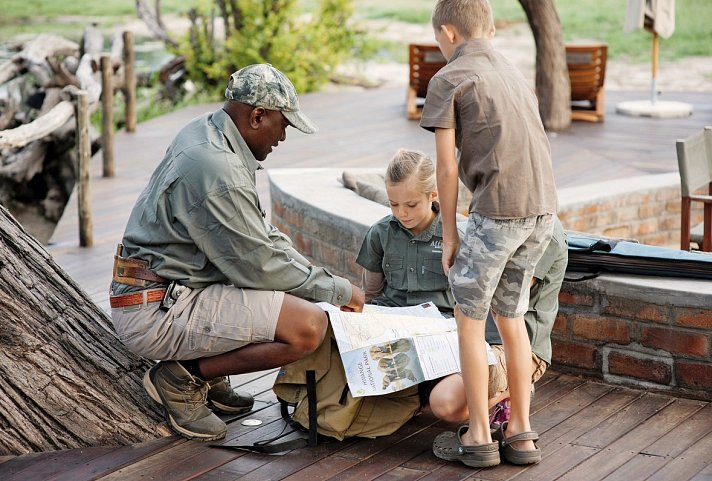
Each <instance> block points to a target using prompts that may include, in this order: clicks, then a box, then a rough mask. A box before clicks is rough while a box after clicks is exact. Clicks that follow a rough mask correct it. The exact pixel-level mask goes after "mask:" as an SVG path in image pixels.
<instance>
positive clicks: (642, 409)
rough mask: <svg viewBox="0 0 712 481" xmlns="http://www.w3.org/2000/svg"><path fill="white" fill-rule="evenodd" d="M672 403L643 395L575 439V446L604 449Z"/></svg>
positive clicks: (656, 396) (659, 396)
mask: <svg viewBox="0 0 712 481" xmlns="http://www.w3.org/2000/svg"><path fill="white" fill-rule="evenodd" d="M672 402H674V398H671V397H669V396H661V395H658V394H645V395H644V396H642V397H640V398H638V399H636V400H635V401H633V402H632V403H631V404H629V405H628V406H626V407H624V408H623V409H621V410H620V411H617V412H616V413H614V414H613V415H612V416H610V417H608V418H607V419H605V420H604V421H603V422H601V423H600V424H599V425H598V426H596V427H595V428H593V429H591V430H590V431H589V432H587V433H586V434H584V435H582V436H581V437H579V438H578V439H576V444H580V445H582V446H590V447H593V448H604V447H606V446H608V445H609V444H611V443H613V442H614V441H615V440H616V439H618V438H620V437H621V436H623V435H625V434H626V433H627V432H629V431H630V430H631V429H634V428H635V427H636V426H638V425H639V424H640V423H642V422H643V421H645V420H646V419H648V418H650V417H651V416H654V415H655V414H656V413H657V412H658V411H660V410H661V409H663V408H664V407H665V406H667V405H668V404H670V403H672Z"/></svg>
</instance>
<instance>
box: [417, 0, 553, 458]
mask: <svg viewBox="0 0 712 481" xmlns="http://www.w3.org/2000/svg"><path fill="white" fill-rule="evenodd" d="M432 22H433V28H434V31H435V39H436V41H437V42H438V45H439V46H440V50H441V51H442V53H443V55H444V56H445V58H446V59H448V64H447V65H446V66H445V67H443V68H442V69H441V70H440V71H439V72H438V73H437V74H436V75H435V76H434V77H433V78H432V80H431V81H430V84H429V85H428V94H427V97H426V100H425V105H424V107H423V116H422V120H421V122H420V125H421V126H422V127H424V128H426V129H428V130H433V131H434V132H435V145H436V153H437V184H438V192H439V197H440V204H441V215H442V223H443V268H444V270H445V272H446V273H447V274H448V275H449V280H450V283H451V285H452V291H453V295H454V297H455V301H456V303H457V306H456V308H455V318H456V319H457V324H458V333H459V343H460V360H461V368H462V377H463V381H464V385H465V394H466V397H467V405H468V410H469V413H470V419H469V424H468V425H466V426H462V427H461V428H460V429H459V430H458V432H457V433H443V434H441V435H440V436H438V438H437V439H436V441H435V442H436V443H437V444H438V446H440V447H441V448H442V446H443V443H445V444H448V445H449V444H452V446H451V447H452V448H453V449H452V452H453V453H457V454H456V455H453V456H449V457H448V459H451V460H457V461H461V462H463V463H464V464H466V465H468V466H473V467H486V466H495V465H497V464H499V461H500V452H499V450H500V448H501V454H502V456H503V457H504V458H505V459H506V460H508V461H510V462H512V463H515V464H529V463H537V462H539V461H540V460H541V452H540V451H539V448H537V447H536V446H535V444H534V441H536V440H537V439H538V435H537V434H536V433H535V432H533V431H532V430H531V427H530V424H529V403H530V399H529V395H530V386H531V346H530V343H529V338H528V336H527V331H526V328H525V324H524V319H523V315H524V313H525V312H526V310H527V305H528V301H529V285H530V283H531V279H532V274H533V271H534V267H535V266H536V263H537V262H538V261H539V259H540V257H541V256H542V254H543V252H544V249H545V248H546V246H547V244H548V242H549V239H550V237H551V232H552V226H553V214H554V213H555V212H556V190H555V186H554V177H553V173H552V168H551V153H550V148H549V142H548V139H547V137H546V133H545V132H544V127H543V125H542V123H541V120H540V118H539V113H538V108H537V102H536V98H535V96H534V93H533V92H532V90H531V88H530V87H529V86H528V84H527V82H526V80H525V79H524V77H523V76H522V74H521V73H520V72H519V71H518V70H517V69H516V68H515V67H514V66H513V65H512V64H511V63H510V62H509V61H508V60H506V59H505V58H504V57H503V56H502V55H501V54H499V53H497V52H495V51H494V49H493V48H492V45H491V42H490V39H491V38H492V37H493V36H494V31H495V28H494V19H493V16H492V10H491V7H490V4H489V2H488V1H487V0H439V1H438V2H437V4H436V6H435V9H434V11H433V17H432ZM456 149H457V150H458V152H459V153H458V154H457V155H458V156H459V158H458V157H456ZM458 173H459V177H460V178H461V179H462V181H463V182H464V183H465V185H466V186H467V187H468V189H469V190H470V191H472V192H473V197H472V201H471V203H470V218H469V221H468V226H467V231H466V234H465V238H464V239H463V241H462V245H460V240H459V238H458V235H457V228H456V221H455V213H456V206H457V194H458V188H457V179H458ZM490 308H491V309H492V311H493V313H494V317H495V321H496V324H497V328H498V330H499V332H500V335H501V337H502V341H503V345H504V350H505V356H506V360H507V366H508V370H507V376H508V379H509V389H510V397H511V401H512V412H511V417H510V420H509V422H508V423H506V424H503V425H502V427H501V429H500V430H499V431H498V432H496V433H495V434H494V437H495V438H496V439H497V440H498V441H499V443H498V442H492V437H493V435H492V434H491V433H490V427H489V422H488V411H487V379H488V366H487V354H486V350H485V319H486V317H487V313H488V311H489V309H490Z"/></svg>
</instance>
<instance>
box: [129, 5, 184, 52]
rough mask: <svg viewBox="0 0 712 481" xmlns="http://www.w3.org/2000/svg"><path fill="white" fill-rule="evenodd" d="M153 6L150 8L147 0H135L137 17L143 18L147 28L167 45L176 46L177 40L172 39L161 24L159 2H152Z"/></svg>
mask: <svg viewBox="0 0 712 481" xmlns="http://www.w3.org/2000/svg"><path fill="white" fill-rule="evenodd" d="M154 5H155V7H154V8H151V7H150V6H149V5H148V2H147V0H136V13H137V15H138V18H140V19H141V20H143V23H145V24H146V26H147V27H148V29H149V30H150V31H151V33H152V34H153V36H154V37H156V38H157V39H159V40H162V41H163V43H165V44H166V46H168V47H177V46H178V42H176V41H175V40H173V38H172V37H171V36H170V35H169V34H168V32H167V31H166V26H165V25H164V24H163V20H162V19H161V2H160V0H156V1H155V3H154Z"/></svg>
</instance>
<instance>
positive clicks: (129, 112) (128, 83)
mask: <svg viewBox="0 0 712 481" xmlns="http://www.w3.org/2000/svg"><path fill="white" fill-rule="evenodd" d="M123 37H124V96H125V97H126V132H135V131H136V74H135V72H134V65H135V61H136V60H135V53H134V37H133V32H130V31H125V32H124V33H123Z"/></svg>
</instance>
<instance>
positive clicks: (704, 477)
mask: <svg viewBox="0 0 712 481" xmlns="http://www.w3.org/2000/svg"><path fill="white" fill-rule="evenodd" d="M690 481H712V465H708V466H707V467H706V468H705V469H703V470H702V471H700V472H699V473H697V475H696V476H695V477H694V478H692V479H690Z"/></svg>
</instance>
